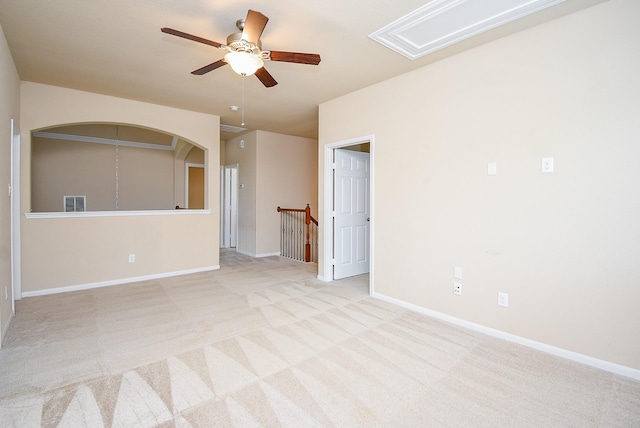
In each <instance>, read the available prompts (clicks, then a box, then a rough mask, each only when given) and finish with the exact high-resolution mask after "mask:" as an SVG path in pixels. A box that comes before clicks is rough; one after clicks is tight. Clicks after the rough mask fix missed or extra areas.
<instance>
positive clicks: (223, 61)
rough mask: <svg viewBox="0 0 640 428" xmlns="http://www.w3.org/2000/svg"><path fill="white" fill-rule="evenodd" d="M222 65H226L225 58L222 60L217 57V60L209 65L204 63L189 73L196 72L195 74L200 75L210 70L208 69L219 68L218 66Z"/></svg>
mask: <svg viewBox="0 0 640 428" xmlns="http://www.w3.org/2000/svg"><path fill="white" fill-rule="evenodd" d="M223 65H227V62H226V61H225V60H223V59H219V60H217V61H216V62H212V63H211V64H209V65H205V66H204V67H202V68H199V69H197V70H193V71H192V72H191V74H196V75H198V76H202V75H203V74H205V73H208V72H210V71H213V70H215V69H216V68H220V67H222V66H223Z"/></svg>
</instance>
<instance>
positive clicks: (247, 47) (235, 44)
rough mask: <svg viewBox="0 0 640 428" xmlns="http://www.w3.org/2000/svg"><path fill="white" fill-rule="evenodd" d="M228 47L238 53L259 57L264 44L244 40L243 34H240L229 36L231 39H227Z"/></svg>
mask: <svg viewBox="0 0 640 428" xmlns="http://www.w3.org/2000/svg"><path fill="white" fill-rule="evenodd" d="M221 47H222V46H221ZM227 47H229V48H230V49H231V50H233V51H236V52H248V53H251V54H255V55H259V54H260V51H261V50H262V42H261V41H260V40H258V44H255V43H253V42H250V41H248V40H245V39H243V38H242V32H239V33H233V34H229V37H227Z"/></svg>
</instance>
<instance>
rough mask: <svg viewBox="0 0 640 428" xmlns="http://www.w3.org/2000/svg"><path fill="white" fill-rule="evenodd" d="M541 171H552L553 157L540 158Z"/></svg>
mask: <svg viewBox="0 0 640 428" xmlns="http://www.w3.org/2000/svg"><path fill="white" fill-rule="evenodd" d="M542 172H553V158H542Z"/></svg>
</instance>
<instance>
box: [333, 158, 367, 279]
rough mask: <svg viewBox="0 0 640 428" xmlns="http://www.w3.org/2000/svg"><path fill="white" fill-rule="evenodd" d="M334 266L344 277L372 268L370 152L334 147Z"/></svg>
mask: <svg viewBox="0 0 640 428" xmlns="http://www.w3.org/2000/svg"><path fill="white" fill-rule="evenodd" d="M334 153H335V176H334V204H335V205H334V213H335V219H334V262H335V264H334V270H333V278H334V279H341V278H346V277H349V276H354V275H360V274H363V273H367V272H369V261H370V260H369V252H370V250H369V237H370V227H369V226H370V201H369V174H370V168H369V165H370V162H369V159H370V156H369V153H363V152H356V151H350V150H344V149H336V150H335V152H334Z"/></svg>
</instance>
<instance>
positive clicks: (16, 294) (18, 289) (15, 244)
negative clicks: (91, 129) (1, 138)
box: [11, 119, 22, 313]
mask: <svg viewBox="0 0 640 428" xmlns="http://www.w3.org/2000/svg"><path fill="white" fill-rule="evenodd" d="M20 251H21V250H20V129H19V127H18V124H17V123H16V121H15V120H14V119H11V290H12V293H11V294H12V297H11V300H12V301H11V304H12V311H13V313H15V301H16V300H20V299H21V298H22V276H21V272H22V271H21V269H22V268H21V259H20Z"/></svg>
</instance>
